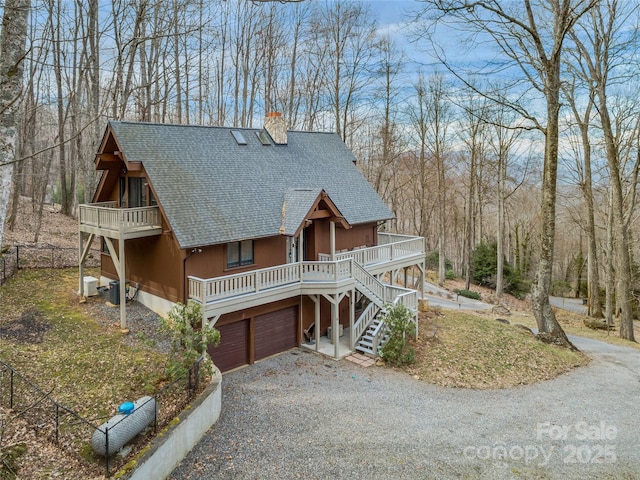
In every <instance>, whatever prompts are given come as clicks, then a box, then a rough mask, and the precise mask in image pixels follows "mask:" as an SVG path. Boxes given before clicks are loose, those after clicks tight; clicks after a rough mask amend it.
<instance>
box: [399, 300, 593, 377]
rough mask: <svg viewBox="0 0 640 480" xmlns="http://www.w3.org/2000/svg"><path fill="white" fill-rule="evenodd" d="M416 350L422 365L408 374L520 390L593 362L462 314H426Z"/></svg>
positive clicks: (511, 326) (486, 318) (511, 327)
mask: <svg viewBox="0 0 640 480" xmlns="http://www.w3.org/2000/svg"><path fill="white" fill-rule="evenodd" d="M519 319H520V317H518V320H512V321H515V322H518V323H519ZM413 346H414V348H415V350H416V360H417V361H416V363H415V364H414V365H411V366H408V367H405V368H406V371H408V372H409V373H411V374H412V375H414V376H415V377H416V378H418V379H420V380H423V381H426V382H430V383H435V384H438V385H442V386H445V387H458V388H475V389H488V388H508V387H515V386H518V385H526V384H531V383H536V382H540V381H543V380H548V379H551V378H555V377H557V376H558V375H561V374H563V373H565V372H568V371H570V370H572V369H574V368H576V367H580V366H583V365H586V364H587V363H588V362H589V359H588V358H587V357H586V356H585V355H583V354H582V353H580V352H572V351H569V350H567V349H564V348H560V347H556V346H554V345H548V344H545V343H542V342H540V341H539V340H537V339H536V338H535V337H534V336H533V334H532V333H531V331H529V330H527V329H525V328H522V326H519V325H517V324H515V323H512V322H511V321H510V322H509V323H504V321H498V320H496V319H495V318H491V316H490V315H488V314H476V313H465V312H458V311H447V312H445V313H441V312H429V313H428V314H421V317H420V333H419V336H418V339H417V340H416V341H415V342H414V343H413Z"/></svg>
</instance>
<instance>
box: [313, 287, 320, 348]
mask: <svg viewBox="0 0 640 480" xmlns="http://www.w3.org/2000/svg"><path fill="white" fill-rule="evenodd" d="M311 298H312V299H313V301H314V303H315V305H314V321H315V324H316V326H315V327H314V331H315V336H316V352H319V351H320V296H313V297H311Z"/></svg>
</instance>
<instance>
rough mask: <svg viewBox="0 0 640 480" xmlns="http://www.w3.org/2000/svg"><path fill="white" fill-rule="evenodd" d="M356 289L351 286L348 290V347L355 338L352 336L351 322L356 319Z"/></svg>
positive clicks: (353, 342)
mask: <svg viewBox="0 0 640 480" xmlns="http://www.w3.org/2000/svg"><path fill="white" fill-rule="evenodd" d="M355 297H356V289H355V288H352V289H351V291H350V292H349V347H350V348H353V345H355V339H354V338H353V324H354V323H355V319H356V302H355Z"/></svg>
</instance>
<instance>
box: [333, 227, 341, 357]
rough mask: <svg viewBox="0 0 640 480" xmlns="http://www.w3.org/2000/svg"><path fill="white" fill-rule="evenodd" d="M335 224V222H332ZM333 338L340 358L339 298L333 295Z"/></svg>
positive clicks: (334, 347) (335, 350) (334, 348)
mask: <svg viewBox="0 0 640 480" xmlns="http://www.w3.org/2000/svg"><path fill="white" fill-rule="evenodd" d="M331 223H333V222H331ZM331 300H332V301H331V336H332V337H333V357H334V358H338V357H339V356H340V345H339V344H338V342H339V341H340V332H339V331H338V329H339V328H340V322H339V321H338V320H339V319H338V296H337V295H331Z"/></svg>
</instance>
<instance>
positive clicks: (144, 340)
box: [86, 287, 171, 353]
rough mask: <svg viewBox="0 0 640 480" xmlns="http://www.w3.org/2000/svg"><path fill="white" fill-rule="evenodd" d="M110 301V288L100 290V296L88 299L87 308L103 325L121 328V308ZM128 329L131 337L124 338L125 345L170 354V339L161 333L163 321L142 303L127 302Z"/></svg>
mask: <svg viewBox="0 0 640 480" xmlns="http://www.w3.org/2000/svg"><path fill="white" fill-rule="evenodd" d="M108 300H109V288H108V287H100V288H98V295H97V296H94V297H88V298H87V304H86V305H87V308H88V309H89V311H90V312H91V316H92V317H93V318H94V319H95V320H96V321H97V322H98V323H99V324H101V325H103V326H108V327H114V326H117V327H119V326H120V306H119V305H112V304H110V303H109V302H108ZM126 308H127V328H128V329H129V335H127V336H126V337H124V340H123V341H124V343H125V344H127V345H129V346H132V347H136V346H140V345H144V346H147V347H152V348H154V349H156V350H158V351H159V352H161V353H169V351H170V349H171V341H170V337H169V336H168V335H167V334H166V333H163V332H161V331H160V326H161V324H162V319H161V317H160V315H158V314H157V313H155V312H153V311H152V310H149V309H148V308H147V307H145V306H144V305H142V304H141V303H139V302H137V301H135V297H134V299H133V301H129V302H127V307H126Z"/></svg>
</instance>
